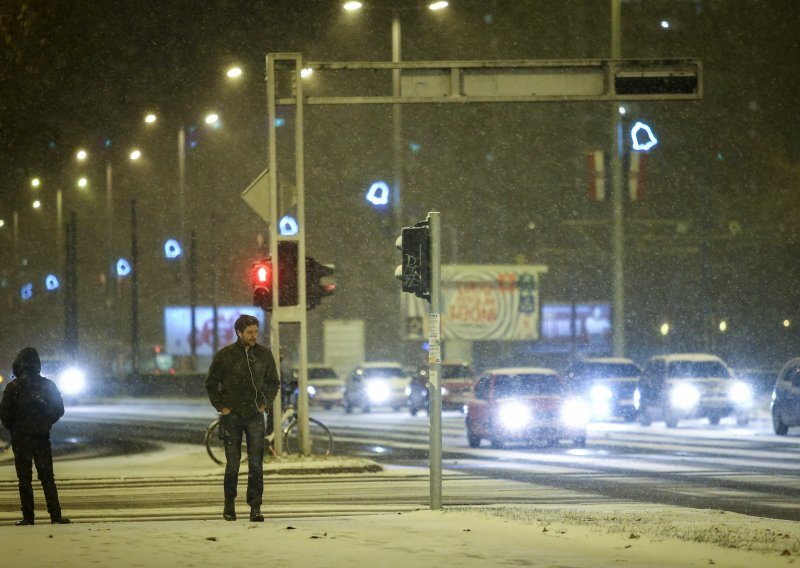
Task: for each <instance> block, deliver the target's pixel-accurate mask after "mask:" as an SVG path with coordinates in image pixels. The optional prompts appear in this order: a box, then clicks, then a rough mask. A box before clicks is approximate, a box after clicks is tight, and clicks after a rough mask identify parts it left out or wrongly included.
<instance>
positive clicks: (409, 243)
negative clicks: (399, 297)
mask: <svg viewBox="0 0 800 568" xmlns="http://www.w3.org/2000/svg"><path fill="white" fill-rule="evenodd" d="M430 237H431V234H430V226H429V224H428V221H427V220H425V221H420V222H419V223H417V224H416V225H414V226H413V227H403V229H402V231H401V232H400V236H399V237H398V238H397V242H396V246H397V248H398V249H400V251H401V252H402V254H403V263H402V264H401V265H399V266H398V267H397V269H396V270H395V272H394V274H395V276H397V278H399V279H400V282H401V284H402V289H403V292H411V293H413V294H414V295H416V296H417V297H418V298H422V299H424V300H428V301H429V302H430V301H431V262H430V241H431V238H430Z"/></svg>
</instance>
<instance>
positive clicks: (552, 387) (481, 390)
mask: <svg viewBox="0 0 800 568" xmlns="http://www.w3.org/2000/svg"><path fill="white" fill-rule="evenodd" d="M591 416H592V413H591V409H590V407H589V404H588V403H587V402H586V401H585V400H584V399H583V397H581V396H580V395H579V394H577V393H575V392H573V391H571V390H570V389H569V387H568V385H567V383H566V381H564V380H563V378H562V377H561V376H560V375H559V374H558V373H557V372H556V371H554V370H553V369H547V368H541V367H515V368H504V369H494V370H490V371H487V372H486V373H484V374H483V375H482V376H481V377H480V378H479V379H478V382H477V383H476V384H475V388H474V389H473V397H472V398H471V400H470V402H469V404H468V405H467V416H466V428H467V441H468V443H469V446H470V447H471V448H477V447H479V446H480V444H481V440H483V439H488V440H489V441H490V443H491V445H492V447H493V448H502V447H504V446H505V445H506V444H508V443H512V442H517V443H525V444H534V443H538V442H542V441H544V442H546V443H549V444H551V445H557V444H558V443H559V442H560V441H561V440H563V439H569V440H571V441H572V442H573V443H574V444H575V445H576V446H577V447H579V448H582V447H584V446H586V429H587V424H588V422H589V421H590V420H591Z"/></svg>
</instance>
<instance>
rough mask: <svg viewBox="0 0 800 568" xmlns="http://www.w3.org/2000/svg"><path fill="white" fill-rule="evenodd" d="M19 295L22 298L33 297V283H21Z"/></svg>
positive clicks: (28, 298)
mask: <svg viewBox="0 0 800 568" xmlns="http://www.w3.org/2000/svg"><path fill="white" fill-rule="evenodd" d="M19 296H20V298H22V299H23V300H30V299H31V298H32V297H33V284H31V283H30V282H28V283H27V284H23V285H22V288H20V289H19Z"/></svg>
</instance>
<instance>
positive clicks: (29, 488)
mask: <svg viewBox="0 0 800 568" xmlns="http://www.w3.org/2000/svg"><path fill="white" fill-rule="evenodd" d="M11 447H12V449H13V450H14V467H15V468H16V470H17V479H18V480H19V500H20V503H21V504H22V515H23V516H24V517H26V518H28V517H30V518H33V471H32V466H33V465H34V464H35V465H36V474H37V476H38V477H39V481H40V482H41V483H42V491H43V492H44V498H45V501H46V502H47V512H48V513H50V515H51V516H60V515H61V504H60V503H59V501H58V489H56V481H55V476H54V475H53V451H52V449H51V447H50V435H49V434H44V435H39V436H26V437H25V438H23V439H21V440H18V439H15V440H14V441H13V442H12V446H11Z"/></svg>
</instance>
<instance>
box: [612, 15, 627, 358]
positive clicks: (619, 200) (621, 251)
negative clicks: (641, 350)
mask: <svg viewBox="0 0 800 568" xmlns="http://www.w3.org/2000/svg"><path fill="white" fill-rule="evenodd" d="M621 13H622V10H621V0H611V59H620V58H621V56H622V55H621V53H622V33H621V29H622V28H621ZM619 116H620V115H619V104H618V103H612V105H611V140H612V145H611V156H610V158H611V199H612V214H611V216H612V226H613V236H612V257H613V259H614V261H613V262H614V326H613V343H614V355H615V356H617V357H622V356H623V355H625V272H624V271H625V228H624V216H623V186H622V122H621V121H620V119H619Z"/></svg>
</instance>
